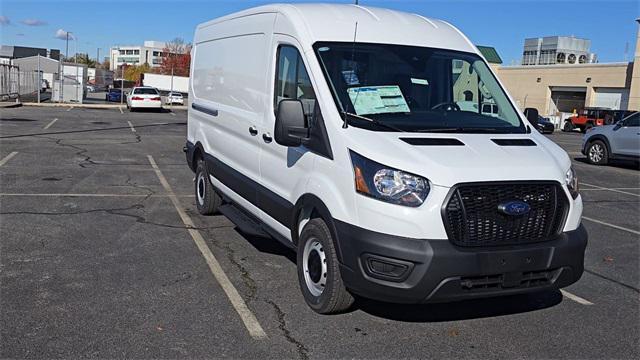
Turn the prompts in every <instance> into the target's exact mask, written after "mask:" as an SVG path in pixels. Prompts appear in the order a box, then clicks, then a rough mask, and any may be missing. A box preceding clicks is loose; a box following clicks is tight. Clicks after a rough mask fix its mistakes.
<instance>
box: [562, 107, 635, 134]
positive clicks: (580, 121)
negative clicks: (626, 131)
mask: <svg viewBox="0 0 640 360" xmlns="http://www.w3.org/2000/svg"><path fill="white" fill-rule="evenodd" d="M628 114H630V112H629V111H625V110H611V109H609V108H599V107H588V108H584V109H583V110H581V111H580V113H579V114H578V115H575V116H572V117H570V118H568V119H566V120H565V121H564V126H563V127H562V131H573V130H574V129H580V131H581V132H583V133H584V132H586V131H587V130H589V129H590V128H592V127H594V126H602V125H611V124H613V123H615V122H617V121H618V120H620V119H622V118H623V117H625V116H627V115H628Z"/></svg>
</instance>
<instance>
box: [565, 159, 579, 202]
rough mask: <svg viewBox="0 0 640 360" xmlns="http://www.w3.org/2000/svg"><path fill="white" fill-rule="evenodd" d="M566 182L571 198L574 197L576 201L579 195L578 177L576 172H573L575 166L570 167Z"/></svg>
mask: <svg viewBox="0 0 640 360" xmlns="http://www.w3.org/2000/svg"><path fill="white" fill-rule="evenodd" d="M565 181H566V183H567V187H568V188H569V193H570V194H571V197H573V198H574V199H575V198H577V197H578V195H579V193H578V191H579V190H578V176H577V175H576V172H575V171H574V170H573V166H572V167H570V168H569V170H567V174H566V177H565Z"/></svg>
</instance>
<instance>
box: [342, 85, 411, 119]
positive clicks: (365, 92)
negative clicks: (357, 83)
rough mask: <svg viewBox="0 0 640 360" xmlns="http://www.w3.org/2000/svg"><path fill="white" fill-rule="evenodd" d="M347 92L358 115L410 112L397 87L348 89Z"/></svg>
mask: <svg viewBox="0 0 640 360" xmlns="http://www.w3.org/2000/svg"><path fill="white" fill-rule="evenodd" d="M347 92H348V93H349V99H351V103H352V104H353V108H354V109H355V111H356V114H358V115H367V114H384V113H408V112H410V111H411V110H409V106H408V105H407V101H406V100H405V99H404V95H402V91H401V90H400V87H399V86H397V85H389V86H364V87H357V88H350V89H349V90H347Z"/></svg>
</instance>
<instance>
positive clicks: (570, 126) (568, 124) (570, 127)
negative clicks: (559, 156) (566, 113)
mask: <svg viewBox="0 0 640 360" xmlns="http://www.w3.org/2000/svg"><path fill="white" fill-rule="evenodd" d="M573 129H574V127H573V124H572V123H571V121H565V122H564V126H563V127H562V131H564V132H570V131H573Z"/></svg>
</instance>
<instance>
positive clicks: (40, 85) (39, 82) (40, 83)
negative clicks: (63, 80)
mask: <svg viewBox="0 0 640 360" xmlns="http://www.w3.org/2000/svg"><path fill="white" fill-rule="evenodd" d="M37 90H38V104H40V90H42V78H41V77H40V53H38V84H37Z"/></svg>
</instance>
